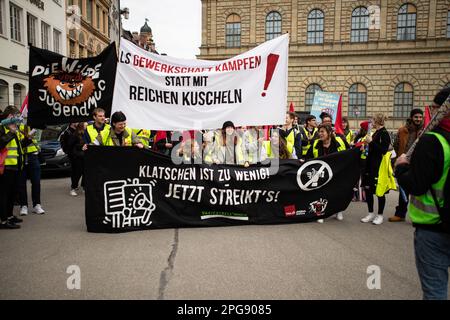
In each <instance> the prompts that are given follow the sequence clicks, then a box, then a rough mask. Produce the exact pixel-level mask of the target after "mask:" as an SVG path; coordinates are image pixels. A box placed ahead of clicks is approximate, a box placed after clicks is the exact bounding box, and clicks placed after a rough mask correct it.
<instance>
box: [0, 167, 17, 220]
mask: <svg viewBox="0 0 450 320" xmlns="http://www.w3.org/2000/svg"><path fill="white" fill-rule="evenodd" d="M18 177H19V172H18V171H14V170H6V168H5V172H4V173H3V174H2V175H0V220H1V221H2V222H3V221H6V220H7V219H8V218H9V217H12V215H13V210H14V200H15V199H16V195H17V181H18Z"/></svg>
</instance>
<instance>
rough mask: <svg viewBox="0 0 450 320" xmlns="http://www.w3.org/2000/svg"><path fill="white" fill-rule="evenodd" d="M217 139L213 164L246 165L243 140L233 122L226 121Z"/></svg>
mask: <svg viewBox="0 0 450 320" xmlns="http://www.w3.org/2000/svg"><path fill="white" fill-rule="evenodd" d="M216 138H217V139H215V142H214V151H213V153H212V160H213V163H215V164H240V165H244V163H245V162H244V155H243V152H242V139H241V138H240V137H239V136H238V135H237V133H236V128H235V126H234V124H233V122H231V121H225V122H224V124H223V126H222V131H221V133H220V134H219V135H218V136H217V137H216Z"/></svg>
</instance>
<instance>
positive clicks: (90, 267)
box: [0, 178, 421, 300]
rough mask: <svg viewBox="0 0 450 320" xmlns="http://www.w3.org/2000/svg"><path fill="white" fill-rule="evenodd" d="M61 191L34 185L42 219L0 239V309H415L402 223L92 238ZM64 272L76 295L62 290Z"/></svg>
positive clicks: (408, 238)
mask: <svg viewBox="0 0 450 320" xmlns="http://www.w3.org/2000/svg"><path fill="white" fill-rule="evenodd" d="M69 185H70V184H69V179H68V178H51V179H45V180H43V181H42V189H43V190H42V198H43V207H44V209H45V210H46V211H47V213H46V214H45V215H42V216H38V215H32V214H30V215H29V216H26V217H24V222H23V224H22V228H21V229H19V230H1V232H0V270H1V271H0V299H289V300H290V299H400V300H403V299H421V289H420V284H419V279H418V276H417V272H416V269H415V263H414V252H413V228H412V226H411V224H410V222H405V223H390V222H387V219H386V220H385V223H383V224H382V225H380V226H375V225H372V224H362V223H361V222H360V221H359V220H360V218H361V217H362V216H364V215H365V214H366V212H367V209H366V205H365V203H359V202H358V203H352V204H350V206H349V208H348V209H347V211H346V213H345V218H344V221H337V220H336V219H334V218H330V219H328V220H326V221H325V223H324V224H318V223H307V224H289V225H270V226H242V227H222V228H189V229H164V230H151V231H138V232H130V233H123V234H93V233H88V232H86V226H85V223H84V195H80V196H78V197H71V196H69ZM396 200H397V193H396V192H391V194H390V195H389V196H388V201H387V208H386V210H385V216H386V217H389V216H391V215H392V214H393V210H394V208H395V205H396ZM16 210H17V212H18V208H16ZM71 265H75V266H78V267H79V270H80V275H81V276H80V289H79V290H78V289H74V290H69V289H68V287H67V279H68V278H69V277H70V276H71V275H72V274H69V273H67V268H68V267H69V266H71ZM369 266H377V267H379V271H380V278H379V279H380V281H379V283H380V288H379V289H369V288H368V286H367V281H368V278H369V277H370V276H371V275H373V273H372V271H371V272H369V273H368V267H369Z"/></svg>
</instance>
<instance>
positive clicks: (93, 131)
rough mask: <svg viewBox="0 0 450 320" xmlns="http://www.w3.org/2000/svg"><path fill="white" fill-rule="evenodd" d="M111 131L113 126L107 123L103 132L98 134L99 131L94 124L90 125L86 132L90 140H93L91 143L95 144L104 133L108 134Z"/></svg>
mask: <svg viewBox="0 0 450 320" xmlns="http://www.w3.org/2000/svg"><path fill="white" fill-rule="evenodd" d="M110 129H111V126H110V125H109V124H106V123H105V126H104V127H103V130H102V131H100V132H98V131H97V129H96V128H95V127H94V123H92V124H90V125H88V126H87V127H86V131H87V133H88V135H89V138H90V139H91V143H94V141H95V140H97V138H98V137H99V136H102V135H103V133H104V132H108V133H109V130H110Z"/></svg>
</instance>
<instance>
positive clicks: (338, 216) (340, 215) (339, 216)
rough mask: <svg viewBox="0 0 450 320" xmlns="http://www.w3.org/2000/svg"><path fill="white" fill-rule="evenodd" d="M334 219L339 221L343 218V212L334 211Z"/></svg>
mask: <svg viewBox="0 0 450 320" xmlns="http://www.w3.org/2000/svg"><path fill="white" fill-rule="evenodd" d="M336 219H337V220H339V221H342V220H344V214H343V213H342V212H338V213H336Z"/></svg>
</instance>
